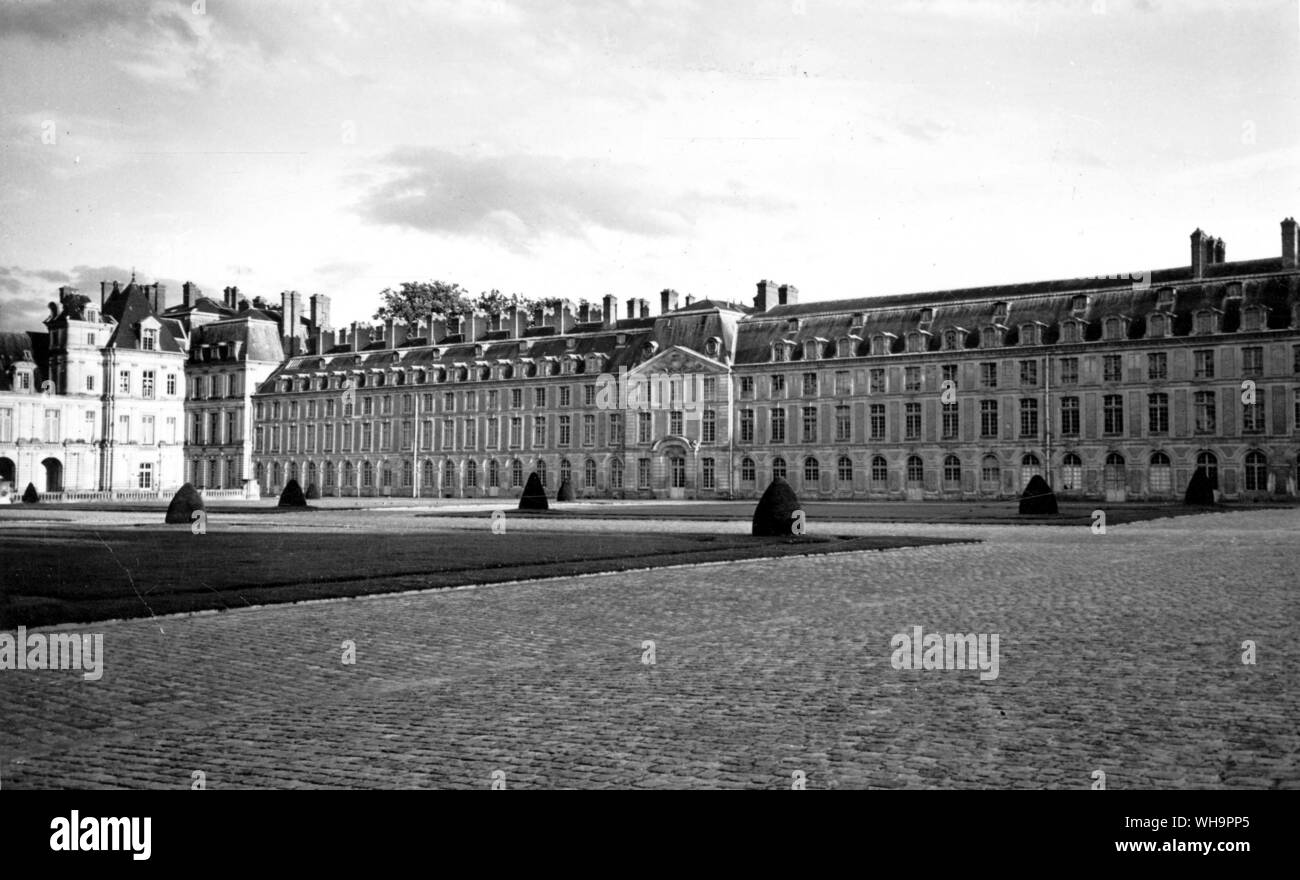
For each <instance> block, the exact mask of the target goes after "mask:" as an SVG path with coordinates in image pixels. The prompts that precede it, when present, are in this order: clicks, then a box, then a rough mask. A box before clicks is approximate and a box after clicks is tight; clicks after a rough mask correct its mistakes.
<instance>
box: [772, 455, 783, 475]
mask: <svg viewBox="0 0 1300 880" xmlns="http://www.w3.org/2000/svg"><path fill="white" fill-rule="evenodd" d="M777 477H780V478H781V479H783V480H784V479H785V459H784V458H781V456H779V455H778V456H777V457H776V458H774V459H772V479H774V480H775V479H776V478H777Z"/></svg>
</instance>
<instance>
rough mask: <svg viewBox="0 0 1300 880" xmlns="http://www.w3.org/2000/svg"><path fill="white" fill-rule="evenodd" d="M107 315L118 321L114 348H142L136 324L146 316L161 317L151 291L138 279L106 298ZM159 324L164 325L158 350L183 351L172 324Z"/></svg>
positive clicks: (112, 340) (159, 332) (112, 341)
mask: <svg viewBox="0 0 1300 880" xmlns="http://www.w3.org/2000/svg"><path fill="white" fill-rule="evenodd" d="M103 314H104V317H105V318H112V319H113V320H114V321H116V322H117V328H116V329H115V330H114V331H113V335H112V336H110V337H109V340H108V345H109V346H110V347H114V348H139V347H140V339H139V336H138V335H137V331H136V325H137V324H139V323H140V322H141V321H143V320H144V319H145V318H152V317H157V316H156V315H155V314H154V310H153V304H152V303H151V302H150V301H149V296H148V294H146V293H145V291H144V288H142V287H139V286H138V285H136V283H135V282H134V281H132V282H131V283H130V284H128V285H127V286H126V287H124V288H122V289H121V290H116V291H114V292H113V293H112V294H111V295H110V296H109V297H108V299H107V300H105V302H104V309H103ZM159 323H160V324H161V326H160V328H159V330H158V350H159V351H175V352H179V351H183V350H184V349H183V348H182V347H181V344H180V342H179V341H178V340H177V338H176V336H175V335H174V334H173V333H172V329H171V327H170V326H169V325H168V324H167V323H163V322H161V321H160V322H159Z"/></svg>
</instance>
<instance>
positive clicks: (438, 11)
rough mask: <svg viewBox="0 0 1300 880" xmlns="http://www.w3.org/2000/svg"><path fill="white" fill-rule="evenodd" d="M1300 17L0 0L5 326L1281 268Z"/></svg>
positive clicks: (1088, 7)
mask: <svg viewBox="0 0 1300 880" xmlns="http://www.w3.org/2000/svg"><path fill="white" fill-rule="evenodd" d="M1298 6H1300V4H1298V3H1297V0H1267V2H1266V0H1233V2H1231V3H1226V2H1217V0H1216V2H1204V0H1177V2H1174V0H1145V2H1129V0H1077V2H1070V0H1059V2H1033V3H1030V2H1017V0H996V2H982V0H972V2H967V0H934V2H924V0H914V2H904V0H898V2H892V3H886V2H875V0H873V2H871V3H866V2H858V3H847V2H846V3H840V2H829V0H753V2H743V3H742V2H734V3H725V2H704V0H700V2H675V3H658V2H652V0H641V2H627V3H616V2H612V0H601V2H596V0H592V2H563V0H535V2H529V3H523V2H514V0H487V2H469V0H418V2H417V0H411V2H399V0H383V2H382V3H381V2H373V0H356V2H322V0H258V2H256V3H254V2H252V0H239V2H237V0H198V2H189V0H186V2H180V0H113V2H97V0H57V2H53V0H51V2H46V0H0V326H5V327H6V328H11V329H17V328H18V327H23V328H35V327H38V326H39V325H38V324H37V323H36V322H37V321H39V319H40V317H41V316H42V315H43V314H44V308H43V304H44V303H45V302H47V301H48V300H50V299H51V298H52V297H53V295H54V294H55V290H56V288H57V287H58V285H59V284H62V283H73V284H76V285H78V286H80V287H81V288H82V289H83V290H84V291H87V292H92V291H93V292H97V291H98V282H99V280H100V279H101V278H109V279H112V278H120V279H123V280H124V279H125V278H126V277H128V276H129V274H130V271H131V269H132V268H134V269H135V271H136V272H137V274H138V276H139V277H140V278H141V279H142V280H155V279H157V280H162V281H164V282H167V283H169V284H170V285H171V286H172V290H171V297H172V299H173V301H175V300H176V299H177V298H178V297H179V295H180V294H179V283H180V282H181V281H183V280H186V279H189V280H193V281H195V282H196V283H198V284H200V285H201V286H202V287H203V288H204V290H205V291H206V292H209V293H213V294H216V295H218V296H219V294H220V290H221V288H223V287H225V286H227V285H231V284H235V285H238V286H239V287H240V289H241V291H244V292H246V293H248V294H250V295H263V296H268V297H273V298H277V299H278V295H279V292H280V291H282V290H284V289H288V288H292V289H297V290H299V291H301V292H303V293H315V292H323V293H329V294H331V295H332V296H333V298H334V317H335V322H336V323H341V322H346V321H350V320H356V319H365V318H368V317H369V316H370V315H371V313H373V311H374V309H375V307H376V305H377V296H376V294H377V292H378V291H379V290H381V289H383V288H384V287H388V286H396V285H397V284H399V283H400V282H402V281H405V280H423V279H433V278H436V279H443V280H448V281H456V282H459V283H460V284H461V285H463V286H464V287H466V288H468V289H470V290H471V291H479V290H484V289H489V288H500V289H502V290H505V291H517V292H520V293H523V294H526V295H530V296H539V297H540V296H569V297H572V298H573V299H578V298H582V297H586V298H590V299H593V300H594V299H598V298H599V297H600V296H602V295H603V294H605V293H611V292H612V293H614V294H616V295H617V296H618V297H619V298H620V300H623V299H626V298H628V297H633V296H642V297H646V298H649V299H652V300H653V301H655V302H656V303H657V296H656V293H657V292H658V291H659V290H661V289H662V288H664V287H673V288H676V289H677V290H679V291H682V292H683V293H686V292H689V293H694V294H696V295H697V296H708V297H716V298H722V299H733V300H742V301H745V302H748V301H749V299H750V298H751V297H752V296H753V292H754V283H755V282H756V281H758V280H759V279H761V278H772V279H774V280H776V281H779V282H789V283H793V284H796V285H798V287H799V288H800V290H801V292H802V295H803V297H804V299H805V300H818V299H834V298H842V297H849V296H870V295H877V294H887V293H900V292H907V291H919V290H931V289H942V288H949V287H959V286H973V285H980V284H990V283H998V282H1012V281H1029V280H1037V279H1042V278H1054V277H1071V276H1076V275H1078V276H1088V275H1105V274H1115V273H1121V272H1130V271H1140V270H1142V269H1145V268H1152V267H1165V266H1174V265H1181V264H1184V263H1185V262H1186V261H1187V259H1188V254H1187V251H1188V243H1187V236H1188V234H1189V233H1190V232H1191V231H1192V229H1193V228H1195V227H1197V226H1201V227H1203V228H1205V229H1206V231H1208V232H1210V233H1211V234H1214V235H1218V236H1221V237H1223V238H1225V239H1226V241H1227V245H1228V257H1229V259H1234V258H1240V259H1246V258H1254V257H1262V256H1271V255H1274V254H1276V253H1278V252H1279V233H1278V221H1279V220H1280V219H1282V218H1283V217H1284V216H1288V215H1293V214H1300V137H1298V135H1300V131H1298V128H1300V112H1297V111H1300V106H1298V105H1300V101H1298V100H1297V93H1298V92H1300V64H1298V63H1297V62H1298V61H1300V8H1298Z"/></svg>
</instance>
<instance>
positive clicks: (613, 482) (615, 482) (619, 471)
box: [609, 458, 623, 489]
mask: <svg viewBox="0 0 1300 880" xmlns="http://www.w3.org/2000/svg"><path fill="white" fill-rule="evenodd" d="M609 488H611V489H622V488H623V459H621V458H616V459H614V460H612V461H611V462H610V463H609Z"/></svg>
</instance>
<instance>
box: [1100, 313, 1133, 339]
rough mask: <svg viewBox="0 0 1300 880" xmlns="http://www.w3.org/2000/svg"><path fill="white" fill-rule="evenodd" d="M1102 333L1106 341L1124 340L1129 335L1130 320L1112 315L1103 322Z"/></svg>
mask: <svg viewBox="0 0 1300 880" xmlns="http://www.w3.org/2000/svg"><path fill="white" fill-rule="evenodd" d="M1101 332H1102V336H1103V338H1105V339H1123V338H1125V337H1126V336H1127V335H1128V319H1127V318H1124V317H1121V316H1119V315H1112V316H1111V317H1109V318H1107V319H1106V320H1105V321H1103V322H1102V325H1101Z"/></svg>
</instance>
